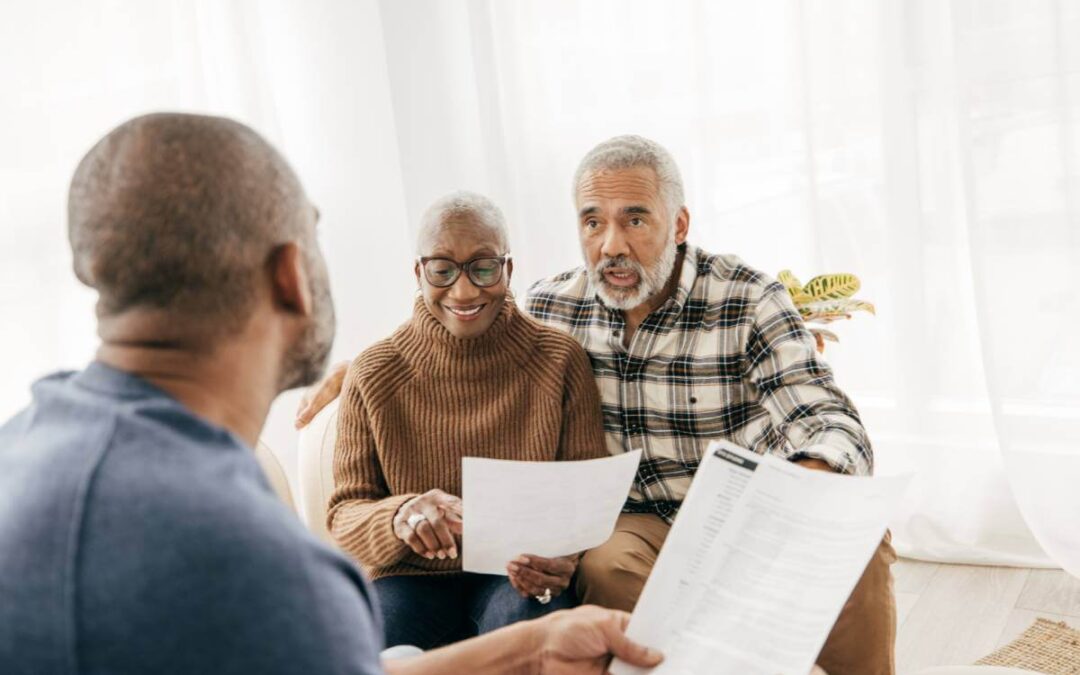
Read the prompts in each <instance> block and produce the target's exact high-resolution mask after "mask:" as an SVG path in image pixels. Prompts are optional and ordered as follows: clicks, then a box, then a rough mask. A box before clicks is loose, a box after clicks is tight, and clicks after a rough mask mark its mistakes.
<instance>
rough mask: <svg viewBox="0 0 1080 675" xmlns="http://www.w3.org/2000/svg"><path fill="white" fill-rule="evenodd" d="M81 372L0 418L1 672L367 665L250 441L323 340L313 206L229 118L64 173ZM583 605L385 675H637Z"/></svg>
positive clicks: (151, 139)
mask: <svg viewBox="0 0 1080 675" xmlns="http://www.w3.org/2000/svg"><path fill="white" fill-rule="evenodd" d="M68 215H69V237H70V241H71V246H72V251H73V259H74V268H75V273H76V275H77V276H78V278H79V279H80V280H81V281H82V282H83V283H85V284H87V285H88V286H90V287H92V288H94V289H95V290H96V291H97V292H98V294H99V300H98V304H97V316H98V333H99V335H100V337H101V341H102V342H101V347H100V348H99V350H98V353H97V357H96V359H95V361H94V362H93V363H92V364H91V365H90V366H88V367H87V368H86V369H85V370H83V371H81V372H78V373H61V374H57V375H53V376H50V377H47V378H45V379H43V380H41V381H39V382H38V383H37V384H35V385H34V388H33V403H32V404H31V405H30V407H28V408H27V409H26V410H24V411H23V412H21V413H20V414H18V415H17V416H16V417H14V418H13V419H11V420H9V421H8V422H7V423H6V424H5V425H4V426H3V427H0V672H3V673H5V674H17V673H35V674H40V673H203V672H213V673H378V672H382V668H383V667H384V666H383V664H381V663H380V661H379V652H380V650H381V649H382V647H383V645H382V638H381V626H379V622H378V618H377V617H378V613H377V612H376V611H375V610H374V603H375V602H376V600H375V598H374V596H373V594H372V591H371V588H370V586H369V585H368V583H367V582H366V581H365V580H364V579H363V577H362V576H361V574H360V572H359V571H358V570H357V569H356V568H355V567H354V566H353V565H352V564H351V563H350V562H349V561H348V560H347V559H346V558H345V557H344V556H343V555H341V554H340V553H338V552H337V551H335V550H333V549H331V548H329V547H327V546H325V545H323V544H321V543H319V542H318V541H317V540H316V539H314V538H313V537H312V536H311V535H310V534H309V533H307V532H306V531H305V530H304V529H303V528H302V527H301V525H300V524H299V522H298V521H297V520H296V518H295V517H293V516H292V515H291V514H290V513H288V511H287V510H286V508H285V507H284V506H283V505H282V504H281V503H280V502H279V501H277V499H276V498H275V496H274V494H273V493H272V491H271V490H270V488H269V486H268V485H267V482H266V480H265V478H264V477H263V475H262V473H261V471H260V469H259V466H258V464H257V463H256V461H255V459H254V456H253V454H252V451H251V448H252V447H253V446H254V444H255V443H256V440H257V438H258V435H259V432H260V430H261V428H262V426H263V423H264V421H265V418H266V415H267V412H268V410H269V407H270V404H271V402H272V401H273V399H274V398H275V397H276V396H277V394H278V393H279V392H281V391H283V390H285V389H289V388H291V387H296V386H301V385H305V384H309V383H311V382H313V381H314V380H315V379H316V378H317V377H318V376H319V374H320V373H321V372H322V370H323V368H324V366H325V361H326V356H327V354H328V353H329V350H330V344H331V341H332V338H333V333H334V316H333V308H332V303H331V299H330V293H329V284H328V279H327V274H326V269H325V266H324V263H323V260H322V257H321V254H320V253H319V251H318V247H317V245H316V240H315V227H316V221H317V219H318V213H317V211H316V210H315V209H314V208H313V207H312V206H311V205H310V203H309V202H308V200H307V197H306V196H305V194H304V192H303V189H302V187H301V186H300V183H299V181H298V180H297V178H296V176H295V175H294V174H293V172H292V170H291V169H290V168H289V166H288V164H287V163H286V162H285V161H284V159H283V158H282V157H281V156H280V155H279V154H278V153H277V152H276V151H275V150H274V149H273V148H272V147H270V146H269V145H268V144H267V143H266V142H265V141H264V140H263V139H262V138H260V137H259V136H258V135H257V134H256V133H255V132H253V131H252V130H250V129H248V128H247V127H245V126H243V125H241V124H238V123H236V122H233V121H230V120H226V119H221V118H213V117H203V116H196V115H180V114H157V115H148V116H144V117H139V118H136V119H134V120H131V121H129V122H127V123H125V124H123V125H121V126H120V127H118V128H117V129H115V130H113V131H112V132H111V133H109V134H108V135H107V136H106V137H105V138H104V139H102V140H101V141H100V142H99V143H98V144H97V145H95V146H94V147H93V149H91V150H90V152H89V153H88V154H87V156H86V157H85V158H84V159H83V160H82V162H81V163H80V165H79V167H78V169H77V170H76V172H75V176H74V178H73V180H72V184H71V192H70V199H69V214H68ZM627 619H628V616H627V615H626V614H625V613H623V612H616V611H611V610H603V609H600V608H597V607H585V608H580V609H578V610H574V611H571V612H559V613H555V614H552V615H550V616H549V617H547V618H545V619H540V620H537V621H531V622H525V623H520V624H517V625H515V626H510V627H508V628H505V629H503V630H501V631H497V632H494V633H491V634H488V635H487V636H484V637H481V638H476V639H474V640H470V641H467V642H463V643H459V644H457V645H452V646H450V647H447V648H444V649H442V650H438V651H435V652H431V653H428V654H423V655H421V656H417V657H413V658H410V659H403V660H400V661H390V662H387V664H385V667H386V670H387V671H388V672H393V673H434V672H470V673H496V672H497V673H503V672H528V673H533V672H537V673H543V672H566V673H578V672H580V673H591V672H601V671H602V669H603V668H604V664H605V663H606V661H607V659H608V658H610V655H611V654H613V653H614V654H617V655H618V656H619V657H620V658H623V659H625V660H628V661H631V662H634V663H639V664H641V665H653V664H655V663H656V662H657V661H658V660H659V655H657V654H655V653H654V652H652V651H651V650H646V649H644V648H642V647H640V646H637V645H634V644H632V643H630V642H629V641H628V640H627V639H626V638H625V636H624V635H623V632H622V630H623V628H624V627H625V625H626V621H627Z"/></svg>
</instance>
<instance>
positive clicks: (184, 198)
mask: <svg viewBox="0 0 1080 675" xmlns="http://www.w3.org/2000/svg"><path fill="white" fill-rule="evenodd" d="M304 208H310V207H309V206H308V205H307V201H306V198H305V197H304V192H303V189H302V187H301V186H300V182H299V181H298V180H297V178H296V176H295V174H294V173H293V172H292V170H291V169H290V168H289V166H288V164H287V163H286V162H285V160H284V159H283V158H282V157H281V156H280V155H279V154H278V153H277V152H276V151H275V150H274V148H273V147H271V146H270V145H269V144H268V143H267V142H266V141H264V140H263V139H262V138H261V137H260V136H259V135H258V134H256V133H255V132H254V131H252V130H251V129H249V128H248V127H246V126H244V125H242V124H240V123H238V122H234V121H232V120H228V119H224V118H219V117H206V116H200V115H185V114H178V113H159V114H152V115H145V116H142V117H137V118H135V119H132V120H130V121H128V122H125V123H124V124H121V125H120V126H119V127H117V128H116V129H114V130H113V131H111V132H110V133H109V134H108V135H107V136H105V138H103V139H102V140H101V141H99V142H98V143H97V144H96V145H95V146H94V147H93V148H92V149H91V150H90V152H89V153H87V155H86V157H84V158H83V160H82V162H81V163H80V164H79V167H78V169H76V171H75V175H74V177H73V178H72V181H71V192H70V197H69V203H68V227H69V230H68V234H69V237H70V240H71V247H72V252H73V254H74V266H75V274H76V276H78V278H79V279H80V280H81V281H82V282H83V283H85V284H87V285H88V286H90V287H92V288H94V289H95V290H97V291H98V293H99V296H100V297H99V301H98V315H99V317H100V318H107V317H110V316H115V315H118V314H121V313H123V312H126V311H128V310H131V309H136V308H141V309H151V310H167V311H168V312H169V314H170V315H172V316H176V317H177V318H181V317H182V316H186V317H188V318H190V319H191V320H193V321H198V322H201V323H205V324H206V325H207V326H218V327H222V328H232V329H235V328H236V327H238V326H239V325H241V324H242V323H243V321H245V320H246V318H247V316H248V315H249V314H250V312H251V310H252V299H253V295H254V292H255V288H256V283H257V275H258V273H259V271H260V270H261V269H264V266H265V263H266V260H267V256H268V255H269V253H270V252H271V251H272V249H273V248H274V247H275V246H276V245H278V244H281V243H284V242H286V241H290V240H291V241H302V240H305V239H306V238H307V237H308V236H309V235H307V234H306V233H305V232H304V224H305V221H304V220H303V216H302V209H304Z"/></svg>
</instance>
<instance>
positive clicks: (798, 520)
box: [611, 442, 909, 675]
mask: <svg viewBox="0 0 1080 675" xmlns="http://www.w3.org/2000/svg"><path fill="white" fill-rule="evenodd" d="M908 481H909V477H908V476H897V477H887V478H880V477H879V478H867V477H852V476H840V475H836V474H831V473H827V472H823V471H811V470H808V469H804V468H802V467H799V466H797V465H795V464H792V463H790V462H786V461H783V460H780V459H777V458H775V457H769V456H761V455H757V454H755V453H752V452H749V451H746V450H743V449H741V448H738V447H736V446H734V445H731V444H730V443H723V442H718V443H713V444H712V445H710V447H709V451H708V452H707V454H706V457H705V459H704V460H703V462H702V464H701V466H699V467H698V471H697V474H696V476H695V478H694V482H693V484H692V485H691V487H690V490H689V491H688V493H687V496H686V499H685V500H684V503H683V506H682V508H681V509H680V512H679V516H678V518H677V519H676V521H675V524H674V526H673V527H672V530H671V533H670V534H669V535H668V538H667V541H666V542H665V544H664V547H663V549H662V550H661V552H660V556H659V557H658V559H657V561H656V565H655V566H654V567H653V571H652V574H651V575H650V576H649V580H648V582H647V583H646V585H645V589H644V590H643V592H642V595H641V598H640V600H639V601H638V604H637V607H636V608H635V609H634V614H633V617H632V618H631V621H630V625H629V627H628V629H627V634H628V635H629V636H630V637H631V638H632V639H634V640H636V641H638V642H641V643H643V644H646V645H648V646H651V647H656V648H658V649H660V650H661V651H663V652H664V654H665V661H664V663H663V664H661V665H660V666H659V667H657V668H655V669H652V671H651V672H652V673H655V674H660V673H664V674H674V673H679V674H682V673H687V674H689V673H704V672H707V673H738V674H739V675H758V674H760V675H777V674H781V675H805V674H806V673H808V672H809V671H810V668H811V667H812V666H813V663H814V659H815V657H816V656H817V654H818V652H819V651H820V650H821V646H822V645H823V644H824V642H825V638H826V637H827V636H828V633H829V630H830V629H831V628H832V625H833V623H835V621H836V617H837V616H838V615H839V613H840V609H841V608H842V607H843V604H844V602H845V601H846V600H847V597H848V596H849V595H850V594H851V590H852V589H853V588H854V587H855V583H856V582H857V581H858V579H859V577H860V576H861V575H862V571H863V569H864V568H865V567H866V564H867V562H868V561H869V560H870V556H871V555H872V554H873V552H874V551H875V549H876V548H877V545H878V543H879V542H880V541H881V538H882V537H883V536H884V534H885V527H886V523H887V521H888V518H889V516H890V515H891V513H892V511H893V510H894V509H895V507H896V505H897V504H898V503H899V499H900V497H901V496H902V494H903V491H904V489H905V488H906V487H907V483H908ZM611 672H612V673H613V674H614V675H631V674H638V673H645V672H650V671H648V670H647V669H641V668H634V667H631V666H628V665H626V664H624V663H621V662H619V661H615V662H614V663H612V666H611Z"/></svg>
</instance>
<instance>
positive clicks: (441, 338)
mask: <svg viewBox="0 0 1080 675" xmlns="http://www.w3.org/2000/svg"><path fill="white" fill-rule="evenodd" d="M530 328H531V326H530V320H529V319H528V318H527V317H525V316H523V315H522V314H521V311H520V310H518V308H517V305H516V303H515V302H514V297H513V295H511V294H510V293H507V294H506V301H505V302H504V303H503V306H502V309H501V310H500V311H499V315H498V316H496V317H495V321H493V322H492V324H491V326H489V327H488V329H487V330H486V331H484V333H483V334H481V335H478V336H476V337H474V338H467V339H466V338H459V337H455V336H454V335H453V334H451V333H450V331H448V330H447V329H446V327H445V326H443V325H442V323H441V322H440V321H439V320H438V319H437V318H435V316H434V315H433V314H432V313H431V311H430V310H429V309H428V307H427V305H426V304H425V303H424V299H423V298H422V297H417V299H416V303H415V305H414V306H413V316H412V319H411V320H410V321H408V322H407V323H406V324H405V325H404V326H402V327H401V328H400V329H398V331H397V332H396V333H395V334H394V342H395V344H396V345H397V347H398V349H400V350H401V352H402V354H403V355H404V356H405V357H406V359H408V361H409V362H411V363H413V364H414V365H415V366H416V367H418V368H419V369H421V370H427V371H431V372H434V373H438V374H440V375H451V376H454V377H461V378H465V379H482V378H484V377H490V376H491V375H492V374H494V373H501V372H504V371H505V370H506V369H508V368H516V367H520V366H522V365H524V364H525V363H527V362H528V361H529V359H530V358H531V353H532V349H533V343H534V336H533V334H534V331H532V330H530Z"/></svg>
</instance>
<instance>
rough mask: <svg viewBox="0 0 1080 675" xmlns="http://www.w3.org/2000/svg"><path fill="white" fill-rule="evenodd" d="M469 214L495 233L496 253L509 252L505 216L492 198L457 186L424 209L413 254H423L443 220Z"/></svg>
mask: <svg viewBox="0 0 1080 675" xmlns="http://www.w3.org/2000/svg"><path fill="white" fill-rule="evenodd" d="M462 216H465V217H472V218H473V219H475V220H476V221H477V222H479V223H481V224H482V225H484V226H485V227H487V228H488V229H489V230H491V233H492V234H493V235H495V240H496V241H497V243H498V245H499V247H500V248H501V249H502V250H501V251H499V253H500V254H504V253H509V252H510V237H509V235H507V230H506V219H505V218H504V217H503V214H502V211H501V210H500V209H499V207H498V206H495V202H493V201H491V200H490V199H488V198H487V197H485V196H484V195H481V194H477V193H475V192H469V191H467V190H458V191H457V192H451V193H450V194H448V195H445V196H443V197H439V198H438V199H436V200H435V202H434V203H432V205H431V206H429V207H428V208H427V210H426V211H424V215H423V216H422V217H421V218H420V232H419V234H418V235H417V237H416V254H417V255H424V253H425V250H424V248H425V247H426V246H427V245H428V244H429V243H430V241H431V239H433V238H434V237H435V235H436V234H438V233H439V230H441V229H442V227H443V225H445V224H446V221H448V220H450V219H451V218H454V217H462Z"/></svg>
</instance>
